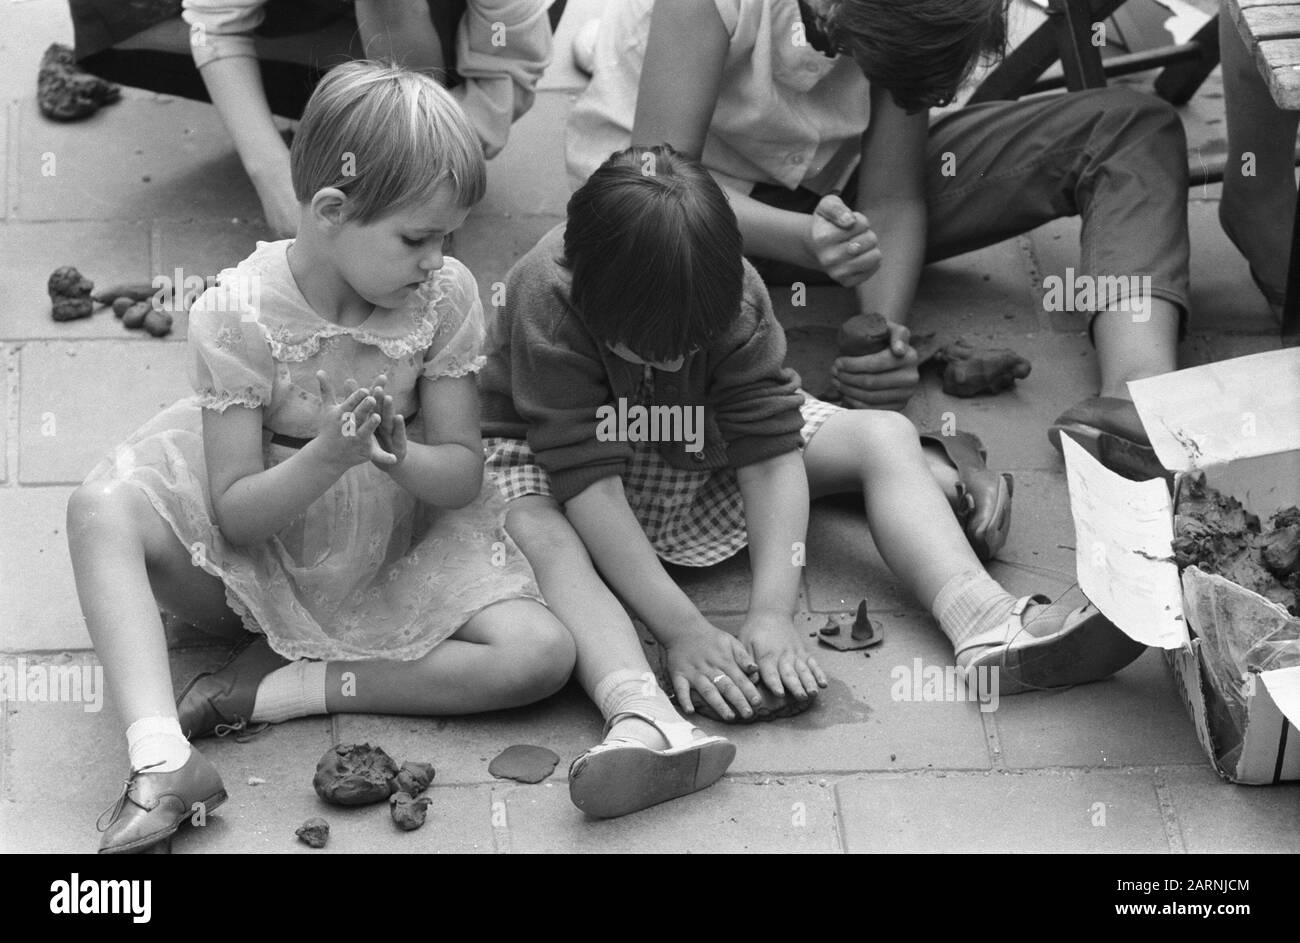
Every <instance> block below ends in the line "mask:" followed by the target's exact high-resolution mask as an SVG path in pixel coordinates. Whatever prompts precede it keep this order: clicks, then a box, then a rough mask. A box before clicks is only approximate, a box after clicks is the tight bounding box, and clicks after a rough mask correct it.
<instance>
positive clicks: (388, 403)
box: [370, 377, 406, 471]
mask: <svg viewBox="0 0 1300 943" xmlns="http://www.w3.org/2000/svg"><path fill="white" fill-rule="evenodd" d="M381 379H384V378H382V377H381ZM370 394H371V395H372V396H374V397H376V398H379V399H380V400H381V406H380V411H379V417H380V421H379V428H378V429H376V430H375V438H376V439H378V440H379V445H380V447H381V448H383V449H386V450H387V451H388V453H389V454H391V455H392V456H393V458H394V461H393V462H392V463H391V464H383V463H378V462H377V463H376V464H378V465H379V467H380V468H383V469H385V470H386V471H391V470H392V469H394V468H396V467H397V466H398V465H401V464H402V461H403V460H404V459H405V458H406V417H404V416H403V415H402V414H401V413H399V412H398V411H397V408H396V407H395V406H394V405H393V398H392V397H391V396H389V395H388V394H387V393H384V392H383V386H382V384H376V385H374V386H372V387H371V388H370Z"/></svg>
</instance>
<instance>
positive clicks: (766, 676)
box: [740, 613, 827, 700]
mask: <svg viewBox="0 0 1300 943" xmlns="http://www.w3.org/2000/svg"><path fill="white" fill-rule="evenodd" d="M740 641H741V642H743V643H744V644H745V646H746V647H747V648H748V649H749V651H750V652H752V653H753V656H754V658H755V659H756V660H757V661H758V673H759V675H760V677H762V679H763V683H764V684H766V685H767V688H768V690H769V691H771V692H772V693H773V694H787V693H788V694H791V695H793V696H794V697H797V698H799V700H805V699H807V698H810V697H816V696H817V689H818V688H824V687H826V684H827V682H826V675H825V674H824V673H823V672H822V670H821V667H820V666H819V665H818V664H817V662H816V660H815V659H814V658H813V657H812V656H811V655H809V654H808V650H807V648H805V647H804V640H803V637H802V636H801V635H800V634H799V632H798V630H796V629H795V627H794V623H793V622H792V621H791V620H790V619H789V617H786V616H780V615H771V614H766V613H762V614H755V613H750V614H749V615H748V616H747V617H746V618H745V624H744V625H743V626H742V627H741V629H740Z"/></svg>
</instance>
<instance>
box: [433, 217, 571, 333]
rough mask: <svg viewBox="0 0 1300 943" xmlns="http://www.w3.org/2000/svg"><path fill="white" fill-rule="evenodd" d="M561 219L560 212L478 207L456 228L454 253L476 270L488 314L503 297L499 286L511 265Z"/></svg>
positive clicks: (501, 284)
mask: <svg viewBox="0 0 1300 943" xmlns="http://www.w3.org/2000/svg"><path fill="white" fill-rule="evenodd" d="M561 222H563V218H562V217H560V216H528V215H520V214H514V215H510V216H497V215H492V214H488V213H484V212H482V211H481V210H480V209H475V210H474V211H473V212H471V213H470V216H469V219H468V220H466V222H465V225H463V226H461V228H460V229H458V230H456V235H455V237H454V238H455V245H454V247H453V250H452V254H453V255H454V256H455V257H456V258H458V259H460V260H461V261H462V262H464V263H465V264H466V265H467V266H469V270H470V271H471V272H472V273H473V274H474V279H475V280H476V281H477V282H478V294H479V298H480V299H482V301H483V310H484V311H485V312H487V314H488V315H489V316H491V315H492V314H493V313H494V311H495V309H496V307H497V305H498V304H499V303H500V302H501V300H502V296H501V294H500V293H499V292H498V291H497V289H498V288H500V289H501V290H502V291H504V283H505V277H506V272H508V271H510V266H512V265H514V264H515V262H517V261H518V260H519V257H520V256H522V255H523V254H524V253H525V252H527V251H528V250H529V249H531V248H532V247H533V246H535V245H536V244H537V241H538V240H539V239H541V238H542V236H544V235H546V233H548V232H550V231H551V229H553V228H554V227H555V226H556V225H557V224H559V223H561ZM494 296H495V297H494Z"/></svg>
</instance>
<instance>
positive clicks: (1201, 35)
mask: <svg viewBox="0 0 1300 943" xmlns="http://www.w3.org/2000/svg"><path fill="white" fill-rule="evenodd" d="M1191 42H1192V43H1193V44H1195V45H1197V46H1199V47H1200V50H1201V55H1200V58H1198V59H1194V60H1192V61H1191V62H1179V63H1177V64H1176V65H1171V66H1168V67H1167V68H1165V69H1164V70H1162V71H1161V73H1160V75H1158V76H1157V77H1156V94H1157V95H1159V96H1160V97H1161V98H1163V99H1164V100H1165V101H1167V102H1169V104H1171V105H1185V104H1187V102H1189V101H1190V100H1191V98H1192V96H1193V95H1195V94H1196V90H1197V89H1198V88H1200V87H1201V83H1202V82H1204V81H1205V80H1206V79H1207V78H1208V77H1209V75H1210V73H1211V72H1213V71H1214V67H1215V66H1217V65H1218V64H1219V15H1218V14H1217V13H1216V14H1215V15H1214V16H1212V17H1211V18H1210V21H1209V22H1208V23H1206V24H1205V25H1204V26H1202V27H1201V28H1200V29H1199V30H1197V31H1196V35H1195V36H1193V37H1192V39H1191Z"/></svg>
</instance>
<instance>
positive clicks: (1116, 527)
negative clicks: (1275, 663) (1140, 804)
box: [1064, 348, 1300, 785]
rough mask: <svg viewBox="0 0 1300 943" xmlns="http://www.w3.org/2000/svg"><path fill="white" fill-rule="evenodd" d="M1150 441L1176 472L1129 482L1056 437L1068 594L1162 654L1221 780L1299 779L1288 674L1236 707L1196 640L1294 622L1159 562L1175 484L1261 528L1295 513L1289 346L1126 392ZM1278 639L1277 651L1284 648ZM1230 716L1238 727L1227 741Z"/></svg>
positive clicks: (1294, 407) (1272, 673)
mask: <svg viewBox="0 0 1300 943" xmlns="http://www.w3.org/2000/svg"><path fill="white" fill-rule="evenodd" d="M1129 389H1130V391H1131V392H1132V394H1133V400H1134V403H1135V404H1136V406H1137V408H1138V412H1139V415H1140V416H1141V417H1142V422H1143V424H1144V426H1145V427H1146V430H1147V433H1148V435H1149V436H1150V437H1151V442H1152V445H1153V447H1154V448H1155V450H1156V454H1157V455H1158V456H1159V458H1160V461H1161V462H1162V463H1163V464H1164V465H1165V467H1166V468H1169V469H1171V470H1173V471H1174V472H1175V473H1176V477H1175V487H1174V495H1175V496H1174V497H1173V498H1171V497H1170V495H1169V492H1168V489H1167V487H1166V486H1165V484H1164V483H1163V482H1159V481H1150V482H1130V481H1126V480H1125V479H1123V478H1120V477H1119V476H1117V475H1114V474H1113V473H1111V472H1110V471H1108V470H1107V469H1105V468H1103V467H1102V466H1101V465H1100V464H1099V463H1097V462H1096V461H1095V460H1094V459H1093V458H1092V457H1091V456H1090V455H1088V454H1087V453H1086V452H1085V451H1084V450H1083V449H1082V448H1080V447H1079V446H1078V445H1077V444H1075V443H1074V442H1073V441H1068V440H1065V441H1064V445H1065V455H1066V473H1067V476H1068V478H1069V484H1070V499H1071V502H1070V503H1071V513H1072V514H1073V515H1074V518H1075V530H1076V537H1077V540H1076V547H1077V557H1078V559H1077V563H1078V570H1079V585H1080V587H1081V588H1082V589H1083V592H1084V593H1085V594H1086V595H1087V596H1088V597H1089V599H1091V600H1092V601H1093V602H1094V603H1095V604H1096V605H1097V606H1098V608H1100V609H1101V610H1102V612H1104V613H1105V614H1106V616H1107V617H1108V618H1110V619H1111V621H1112V622H1114V623H1115V624H1116V625H1117V626H1119V627H1120V628H1121V629H1123V630H1124V631H1125V632H1126V633H1128V634H1129V635H1131V636H1132V637H1133V638H1135V639H1138V640H1139V641H1142V642H1145V643H1147V644H1149V645H1157V646H1159V647H1161V648H1164V649H1165V655H1166V658H1167V660H1168V661H1169V664H1170V666H1171V669H1172V671H1173V675H1174V678H1175V681H1176V683H1177V685H1178V689H1179V693H1180V694H1181V696H1182V698H1183V701H1184V703H1185V704H1186V706H1187V709H1188V713H1189V714H1190V716H1191V718H1192V723H1193V725H1194V726H1195V728H1196V735H1197V738H1198V739H1199V740H1200V742H1201V745H1202V746H1203V747H1204V748H1205V751H1206V753H1207V755H1208V756H1209V758H1210V761H1211V762H1212V763H1213V764H1214V767H1215V769H1216V770H1217V771H1218V772H1219V774H1220V775H1222V776H1223V777H1224V778H1225V779H1228V780H1231V781H1232V782H1237V783H1243V784H1251V785H1265V784H1271V783H1278V782H1289V781H1295V780H1300V729H1297V724H1300V664H1294V665H1292V666H1290V667H1283V668H1277V669H1273V670H1266V671H1262V672H1259V673H1256V674H1252V675H1249V676H1247V677H1245V678H1244V679H1243V681H1242V689H1241V690H1242V694H1243V702H1244V703H1243V707H1242V708H1241V709H1236V708H1235V706H1234V705H1229V704H1228V703H1227V702H1226V701H1225V698H1224V697H1222V696H1221V695H1220V694H1219V693H1218V691H1217V689H1216V688H1215V687H1214V686H1213V685H1212V684H1211V682H1210V679H1209V673H1210V671H1211V667H1210V665H1211V661H1210V660H1209V656H1210V655H1211V653H1210V651H1209V650H1208V649H1207V640H1211V639H1215V638H1219V639H1224V638H1228V637H1229V636H1228V635H1226V634H1225V629H1226V628H1227V627H1228V626H1231V627H1232V631H1233V635H1232V636H1231V637H1232V638H1238V637H1242V636H1248V637H1252V638H1254V637H1260V636H1268V635H1270V634H1271V633H1276V634H1277V635H1279V636H1281V637H1282V638H1287V637H1294V638H1295V639H1296V641H1295V643H1294V645H1295V648H1296V649H1297V652H1300V618H1297V617H1295V616H1292V615H1290V614H1289V613H1288V612H1287V611H1286V609H1284V608H1282V607H1281V606H1278V605H1277V604H1275V603H1273V602H1270V601H1269V600H1268V599H1266V598H1264V597H1263V596H1261V595H1259V594H1258V593H1256V592H1253V591H1251V590H1249V589H1246V588H1245V587H1243V586H1240V585H1238V584H1236V583H1234V582H1232V581H1230V580H1228V579H1225V578H1223V577H1221V576H1217V575H1214V574H1210V573H1205V572H1202V571H1201V570H1200V569H1199V568H1197V567H1188V568H1187V569H1186V570H1184V571H1183V573H1182V574H1181V575H1180V574H1179V573H1178V570H1177V567H1176V566H1175V565H1174V563H1173V560H1172V547H1171V541H1172V538H1173V527H1174V522H1173V515H1174V513H1175V510H1176V507H1177V505H1176V501H1177V500H1178V498H1179V497H1181V495H1182V493H1183V489H1184V488H1185V485H1186V482H1187V480H1188V476H1189V475H1191V474H1192V473H1194V472H1198V471H1199V472H1202V473H1204V475H1205V478H1206V483H1207V484H1208V485H1210V486H1212V487H1214V488H1216V489H1218V490H1219V491H1221V492H1223V493H1225V494H1228V495H1230V496H1232V497H1234V498H1236V499H1237V500H1239V501H1240V502H1241V503H1242V504H1243V505H1244V506H1245V508H1246V509H1247V510H1248V511H1250V512H1251V513H1254V514H1256V515H1258V516H1259V518H1260V520H1261V522H1262V523H1263V524H1264V525H1265V526H1267V525H1268V522H1269V520H1270V518H1271V517H1272V516H1273V514H1274V513H1276V512H1277V511H1279V510H1281V509H1282V508H1285V507H1289V506H1291V505H1297V504H1300V348H1292V349H1289V350H1280V351H1270V352H1268V353H1264V354H1255V355H1252V356H1249V357H1239V358H1236V359H1234V360H1228V361H1223V362H1221V363H1216V364H1209V365H1207V366H1204V367H1195V368H1192V369H1189V370H1180V371H1177V372H1176V373H1171V374H1166V375H1164V376H1160V377H1152V378H1150V379H1148V380H1142V381H1137V382H1134V383H1130V384H1129ZM1291 645H1292V643H1291V642H1290V641H1286V642H1284V643H1283V647H1284V648H1285V649H1286V650H1288V651H1289V649H1290V647H1291ZM1234 713H1235V715H1236V719H1237V720H1238V721H1240V723H1241V733H1240V743H1237V742H1236V741H1237V739H1238V735H1237V733H1235V732H1234V731H1235V728H1236V725H1235V724H1234V722H1233V720H1234Z"/></svg>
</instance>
